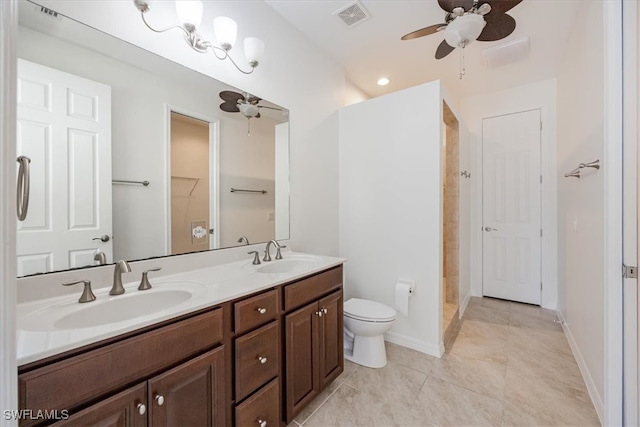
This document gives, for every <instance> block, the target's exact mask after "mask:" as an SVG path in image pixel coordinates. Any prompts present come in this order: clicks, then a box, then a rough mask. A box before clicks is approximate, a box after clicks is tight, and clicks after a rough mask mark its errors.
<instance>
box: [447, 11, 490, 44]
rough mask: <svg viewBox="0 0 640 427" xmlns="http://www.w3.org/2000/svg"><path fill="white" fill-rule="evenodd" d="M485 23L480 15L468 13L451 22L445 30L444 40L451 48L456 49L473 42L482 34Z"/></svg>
mask: <svg viewBox="0 0 640 427" xmlns="http://www.w3.org/2000/svg"><path fill="white" fill-rule="evenodd" d="M485 24H486V22H485V20H484V18H483V17H482V16H481V15H477V14H475V13H469V14H467V15H463V16H460V17H458V18H456V19H454V20H453V22H451V23H450V24H449V25H447V29H446V30H445V34H444V39H445V41H446V42H447V44H449V46H451V47H458V46H460V44H461V43H462V42H464V43H465V45H468V44H469V43H472V42H473V41H475V40H476V39H477V38H478V37H479V36H480V33H481V32H482V29H483V28H484V26H485Z"/></svg>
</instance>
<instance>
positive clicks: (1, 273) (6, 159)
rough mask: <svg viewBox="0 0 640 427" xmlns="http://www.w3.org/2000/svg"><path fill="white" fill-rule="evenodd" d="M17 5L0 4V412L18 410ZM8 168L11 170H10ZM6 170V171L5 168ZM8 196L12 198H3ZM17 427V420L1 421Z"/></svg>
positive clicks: (4, 2) (5, 424) (2, 423)
mask: <svg viewBox="0 0 640 427" xmlns="http://www.w3.org/2000/svg"><path fill="white" fill-rule="evenodd" d="M17 13H18V10H17V5H16V4H15V3H14V2H9V1H3V2H0V109H1V110H2V114H0V165H1V166H0V192H2V194H3V197H0V283H1V285H0V378H1V380H0V408H1V409H2V410H5V409H18V393H17V390H18V381H17V375H18V371H17V369H16V354H17V353H16V319H15V301H16V279H15V277H16V258H15V257H16V250H15V248H16V214H15V212H16V211H15V208H16V206H15V197H13V194H14V191H15V188H16V187H15V185H16V184H15V183H16V180H15V179H16V178H15V177H16V175H15V173H16V169H15V167H16V163H15V159H16V146H15V144H14V142H13V141H15V140H16V105H17V100H16V84H15V82H16V81H17V72H16V52H15V44H16V38H17ZM9 165H10V166H9ZM7 166H9V167H7ZM6 195H11V197H6ZM0 424H1V425H2V426H17V425H18V423H17V420H13V421H11V420H4V417H3V419H2V421H0Z"/></svg>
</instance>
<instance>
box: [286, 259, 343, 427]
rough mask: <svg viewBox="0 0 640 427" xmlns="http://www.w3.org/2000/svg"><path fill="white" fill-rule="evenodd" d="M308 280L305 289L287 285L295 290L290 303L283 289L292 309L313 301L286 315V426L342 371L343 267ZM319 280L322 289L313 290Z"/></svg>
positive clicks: (300, 285)
mask: <svg viewBox="0 0 640 427" xmlns="http://www.w3.org/2000/svg"><path fill="white" fill-rule="evenodd" d="M307 280H309V282H308V283H307V286H308V288H304V285H305V280H303V281H301V282H298V283H296V284H294V285H290V286H296V287H297V288H298V289H296V290H295V292H294V294H295V295H296V297H295V299H294V300H293V301H287V299H286V298H287V296H286V295H287V292H286V290H287V288H286V287H285V306H288V307H295V306H296V304H299V303H300V302H306V300H309V299H312V300H313V299H314V298H315V300H314V301H313V302H310V303H308V304H306V305H304V306H303V307H302V308H298V309H297V310H293V311H291V312H289V313H288V314H286V315H285V320H284V323H285V332H284V337H285V338H284V346H285V364H284V366H285V368H284V369H285V376H286V391H285V405H286V419H285V422H286V423H287V424H288V423H290V422H291V421H293V419H294V418H295V416H296V415H297V414H298V413H300V411H301V410H302V409H303V408H304V407H305V406H307V404H308V403H309V402H310V401H311V400H313V399H314V398H315V397H316V396H317V395H318V394H319V393H320V392H321V391H322V390H324V389H325V388H326V386H327V385H328V384H329V383H331V382H332V381H333V380H334V379H336V378H337V377H338V375H340V374H341V373H342V371H343V369H344V358H343V329H342V325H343V318H342V304H343V298H342V289H341V288H342V267H339V268H337V269H334V270H329V271H328V272H325V273H321V274H319V275H318V276H314V277H312V278H310V279H307ZM318 280H322V281H323V283H324V286H322V287H320V288H318V287H315V286H313V285H314V282H317V281H318ZM318 289H322V291H318ZM331 289H333V290H334V291H333V292H332V293H330V294H329V295H326V296H323V297H319V295H322V294H323V293H326V291H327V290H331ZM335 289H337V290H335ZM303 290H304V292H303ZM290 295H291V294H290ZM287 302H288V303H289V304H287Z"/></svg>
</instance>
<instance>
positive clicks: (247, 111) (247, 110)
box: [238, 103, 260, 118]
mask: <svg viewBox="0 0 640 427" xmlns="http://www.w3.org/2000/svg"><path fill="white" fill-rule="evenodd" d="M238 109H239V110H240V112H241V113H242V114H243V115H244V116H245V117H246V118H251V117H255V116H257V115H258V113H259V112H260V110H259V109H258V107H257V106H256V105H253V104H248V103H245V104H240V105H238Z"/></svg>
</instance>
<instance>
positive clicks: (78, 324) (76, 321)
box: [53, 290, 191, 329]
mask: <svg viewBox="0 0 640 427" xmlns="http://www.w3.org/2000/svg"><path fill="white" fill-rule="evenodd" d="M190 298H191V292H189V291H183V290H167V291H162V292H154V293H149V294H147V295H145V294H143V293H139V294H135V295H132V296H131V297H129V298H119V297H114V298H112V299H110V300H109V301H105V302H104V303H102V304H96V305H95V306H93V307H90V306H87V308H85V309H83V310H80V311H76V312H74V313H70V314H67V315H66V316H63V317H61V318H60V319H58V320H57V321H56V322H55V323H54V324H53V327H54V328H56V329H78V328H91V327H94V326H99V325H104V324H105V323H114V322H120V321H123V320H129V319H135V318H136V317H140V316H143V315H147V314H150V313H155V312H158V311H162V310H166V309H167V308H171V307H173V306H176V305H178V304H182V303H183V302H185V301H187V300H188V299H190Z"/></svg>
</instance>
